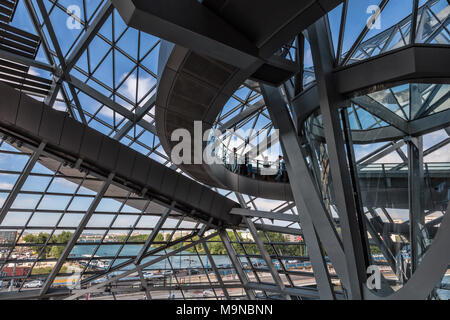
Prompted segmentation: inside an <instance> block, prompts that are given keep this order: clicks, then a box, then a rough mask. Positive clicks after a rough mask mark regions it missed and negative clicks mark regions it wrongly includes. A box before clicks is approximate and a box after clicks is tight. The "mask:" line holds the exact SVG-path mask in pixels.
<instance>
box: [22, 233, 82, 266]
mask: <svg viewBox="0 0 450 320" xmlns="http://www.w3.org/2000/svg"><path fill="white" fill-rule="evenodd" d="M72 236H73V233H71V232H68V231H63V232H61V233H60V234H58V235H53V236H52V237H51V238H50V234H48V233H44V232H41V233H39V234H27V235H26V236H24V237H23V241H24V242H25V243H29V244H31V245H32V246H31V248H32V249H33V251H35V252H36V253H40V252H41V250H42V249H43V247H44V244H46V243H47V245H46V246H45V248H44V251H43V252H42V255H41V256H40V258H41V259H46V258H50V257H51V258H56V259H58V258H59V257H60V256H61V254H62V252H63V251H64V247H65V244H67V243H68V242H69V240H70V239H71V238H72ZM49 238H50V239H49ZM56 244H58V245H56Z"/></svg>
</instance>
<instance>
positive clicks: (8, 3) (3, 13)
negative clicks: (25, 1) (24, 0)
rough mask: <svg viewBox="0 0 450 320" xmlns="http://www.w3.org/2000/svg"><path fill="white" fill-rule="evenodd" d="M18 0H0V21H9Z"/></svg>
mask: <svg viewBox="0 0 450 320" xmlns="http://www.w3.org/2000/svg"><path fill="white" fill-rule="evenodd" d="M17 2H18V0H0V22H4V23H10V22H11V20H12V19H13V17H14V13H15V12H16V8H17Z"/></svg>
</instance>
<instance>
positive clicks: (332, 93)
mask: <svg viewBox="0 0 450 320" xmlns="http://www.w3.org/2000/svg"><path fill="white" fill-rule="evenodd" d="M308 34H309V36H310V44H311V51H312V54H313V60H314V68H315V71H316V80H317V85H318V89H319V99H320V110H321V114H322V118H323V127H324V133H325V138H326V143H327V151H328V156H329V159H330V168H331V176H332V179H333V187H334V193H335V194H336V199H335V202H336V207H337V211H338V214H339V218H340V225H341V228H342V242H343V246H344V251H345V259H346V263H347V270H348V275H349V287H346V289H347V290H348V293H349V297H350V298H351V299H356V300H360V299H362V291H361V285H362V283H363V282H365V280H366V268H367V263H368V261H367V259H368V255H367V254H368V253H367V252H365V246H364V245H363V243H364V241H365V238H363V234H364V233H363V232H364V231H363V230H361V228H360V224H359V223H358V216H361V210H362V208H359V207H358V204H357V203H356V201H355V198H354V192H356V191H355V190H354V186H353V185H352V180H351V176H350V172H349V170H348V164H347V161H348V159H347V158H346V154H347V151H346V145H345V141H344V139H343V132H342V129H341V120H340V117H339V112H338V107H339V106H340V107H342V106H343V101H344V98H343V97H342V96H341V95H340V94H339V93H338V92H337V91H336V83H334V81H333V77H332V72H333V68H334V56H333V51H332V48H331V45H330V44H331V41H330V35H329V29H328V27H327V24H326V22H325V19H321V20H319V21H318V22H316V23H315V24H314V25H312V26H311V27H309V28H308ZM360 219H361V218H360Z"/></svg>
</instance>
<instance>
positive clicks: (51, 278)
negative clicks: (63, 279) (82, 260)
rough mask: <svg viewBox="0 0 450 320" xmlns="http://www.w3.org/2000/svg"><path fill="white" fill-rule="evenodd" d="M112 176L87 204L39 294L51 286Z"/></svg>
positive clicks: (43, 293)
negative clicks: (81, 217) (88, 204)
mask: <svg viewBox="0 0 450 320" xmlns="http://www.w3.org/2000/svg"><path fill="white" fill-rule="evenodd" d="M113 178H114V174H113V173H111V174H110V175H109V176H108V178H107V179H106V180H105V181H104V182H103V185H102V187H101V189H100V190H99V192H98V193H97V195H96V196H95V198H94V200H93V201H92V203H91V205H90V206H89V208H88V210H87V211H86V213H85V214H84V216H83V219H82V220H81V221H80V223H79V225H78V227H77V230H75V232H74V234H73V235H72V238H70V240H69V242H68V243H67V244H66V246H65V247H64V251H63V252H62V254H61V256H60V257H59V258H58V261H57V262H56V264H55V266H54V267H53V269H52V271H51V272H50V274H49V276H48V277H47V279H46V280H45V283H44V285H43V286H42V289H41V296H44V295H45V294H46V293H47V291H48V289H49V288H50V287H51V285H52V283H53V281H54V280H55V278H56V276H57V275H58V273H59V270H60V269H61V267H62V266H63V265H64V263H65V262H66V259H67V257H68V256H69V254H70V252H71V251H72V249H73V247H74V246H75V245H76V243H77V241H78V239H79V237H80V236H81V234H82V233H83V230H84V228H85V227H86V225H87V224H88V223H89V220H90V219H91V217H92V215H93V214H94V211H95V210H96V209H97V207H98V205H99V204H100V201H101V200H102V199H103V196H104V195H105V193H106V191H107V190H108V188H109V186H110V185H111V182H112V180H113Z"/></svg>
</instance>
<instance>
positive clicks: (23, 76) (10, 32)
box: [0, 0, 52, 96]
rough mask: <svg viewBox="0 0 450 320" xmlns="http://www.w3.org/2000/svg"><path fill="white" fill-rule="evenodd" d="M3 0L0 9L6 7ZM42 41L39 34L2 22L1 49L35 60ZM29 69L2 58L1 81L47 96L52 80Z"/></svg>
mask: <svg viewBox="0 0 450 320" xmlns="http://www.w3.org/2000/svg"><path fill="white" fill-rule="evenodd" d="M1 1H2V0H0V11H1V10H2V8H3V7H4V6H3V2H1ZM7 2H8V3H9V2H11V1H7ZM2 12H3V11H2ZM40 43H41V40H40V38H39V37H38V36H36V35H33V34H31V33H28V32H25V31H23V30H20V29H17V28H14V27H12V26H10V25H8V24H5V23H3V22H0V50H3V51H6V52H9V53H13V54H15V55H20V56H22V57H25V58H27V59H33V60H34V59H35V57H36V54H37V52H38V50H39V46H40ZM29 69H30V68H29V66H26V65H23V64H20V63H17V62H13V61H10V60H6V59H0V81H2V82H5V83H7V84H8V85H10V86H12V87H13V88H16V89H19V90H22V91H24V92H26V93H31V94H34V95H39V96H47V95H48V94H49V91H50V89H51V84H52V81H51V80H48V79H45V78H42V77H38V76H36V75H32V74H30V73H29Z"/></svg>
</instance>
